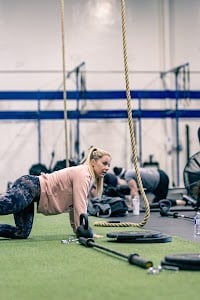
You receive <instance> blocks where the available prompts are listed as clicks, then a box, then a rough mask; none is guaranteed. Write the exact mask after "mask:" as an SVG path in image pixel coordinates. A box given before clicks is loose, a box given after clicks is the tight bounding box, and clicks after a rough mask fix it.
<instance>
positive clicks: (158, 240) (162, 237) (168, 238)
mask: <svg viewBox="0 0 200 300" xmlns="http://www.w3.org/2000/svg"><path fill="white" fill-rule="evenodd" d="M110 241H111V242H117V243H135V244H136V243H138V244H139V243H140V244H145V243H168V242H171V241H172V237H171V236H168V235H164V234H160V235H159V236H156V237H137V238H135V237H134V238H132V239H131V238H130V237H129V238H125V237H122V236H118V237H117V238H116V239H115V240H110Z"/></svg>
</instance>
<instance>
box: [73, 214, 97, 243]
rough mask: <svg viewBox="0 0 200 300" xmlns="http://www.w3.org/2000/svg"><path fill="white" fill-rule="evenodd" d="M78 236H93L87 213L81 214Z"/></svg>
mask: <svg viewBox="0 0 200 300" xmlns="http://www.w3.org/2000/svg"><path fill="white" fill-rule="evenodd" d="M76 236H77V238H79V237H84V238H92V237H93V231H92V228H91V227H90V226H89V222H88V216H87V214H81V215H80V226H79V227H78V228H77V230H76Z"/></svg>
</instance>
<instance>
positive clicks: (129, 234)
mask: <svg viewBox="0 0 200 300" xmlns="http://www.w3.org/2000/svg"><path fill="white" fill-rule="evenodd" d="M160 235H161V233H160V232H155V231H124V232H123V231H121V232H109V233H107V234H106V236H107V237H108V238H122V239H131V240H133V239H136V238H144V237H158V236H160Z"/></svg>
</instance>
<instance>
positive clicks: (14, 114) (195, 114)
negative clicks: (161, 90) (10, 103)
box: [0, 109, 200, 120]
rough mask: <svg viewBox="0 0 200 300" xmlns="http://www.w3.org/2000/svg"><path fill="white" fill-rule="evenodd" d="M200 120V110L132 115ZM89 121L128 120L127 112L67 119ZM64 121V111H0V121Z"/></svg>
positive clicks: (94, 113)
mask: <svg viewBox="0 0 200 300" xmlns="http://www.w3.org/2000/svg"><path fill="white" fill-rule="evenodd" d="M177 114H178V118H187V119H188V118H200V110H179V111H178V112H177V111H176V110H168V109H165V110H145V109H142V110H135V111H133V113H132V116H133V117H134V118H138V119H140V118H143V119H158V118H159V119H161V118H172V119H175V118H177ZM77 117H78V118H79V119H81V120H87V119H126V118H127V111H126V110H89V111H85V112H77V111H75V110H74V111H72V110H70V111H68V112H67V118H68V119H69V120H75V119H77ZM58 119H60V120H63V119H64V112H63V111H62V110H55V111H52V110H41V111H17V110H14V111H0V120H58Z"/></svg>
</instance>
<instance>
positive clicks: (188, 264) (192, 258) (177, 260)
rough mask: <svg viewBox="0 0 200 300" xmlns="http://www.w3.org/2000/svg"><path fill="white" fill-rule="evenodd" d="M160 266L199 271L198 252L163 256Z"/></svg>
mask: <svg viewBox="0 0 200 300" xmlns="http://www.w3.org/2000/svg"><path fill="white" fill-rule="evenodd" d="M161 266H168V267H177V268H179V269H180V270H191V271H200V253H183V254H172V255H167V256H165V258H164V260H163V261H161Z"/></svg>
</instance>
